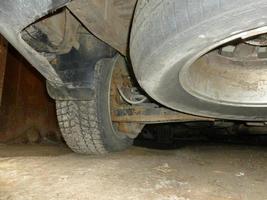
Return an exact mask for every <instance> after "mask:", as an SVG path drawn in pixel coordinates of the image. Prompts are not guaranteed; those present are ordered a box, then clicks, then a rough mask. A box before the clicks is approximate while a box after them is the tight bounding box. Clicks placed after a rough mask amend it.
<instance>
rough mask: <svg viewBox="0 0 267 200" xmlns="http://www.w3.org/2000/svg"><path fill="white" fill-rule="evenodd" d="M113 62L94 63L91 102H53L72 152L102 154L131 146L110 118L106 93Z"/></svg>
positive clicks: (108, 87) (129, 141)
mask: <svg viewBox="0 0 267 200" xmlns="http://www.w3.org/2000/svg"><path fill="white" fill-rule="evenodd" d="M114 60H115V59H103V60H101V61H100V62H98V63H97V65H96V71H95V76H94V87H95V88H94V91H95V95H94V96H93V97H92V100H90V101H84V100H83V101H73V100H70V101H59V100H57V101H56V107H57V117H58V122H59V126H60V129H61V132H62V135H63V137H64V139H65V141H66V143H67V145H68V146H69V147H70V148H71V149H72V150H73V151H74V152H77V153H81V154H105V153H107V152H113V151H120V150H123V149H126V148H127V147H129V146H130V145H131V144H132V139H130V138H128V137H127V136H125V135H122V134H119V133H117V132H116V130H115V129H114V127H113V125H112V121H111V118H110V108H109V95H110V93H109V91H110V83H111V78H112V72H113V66H114V63H115V61H114Z"/></svg>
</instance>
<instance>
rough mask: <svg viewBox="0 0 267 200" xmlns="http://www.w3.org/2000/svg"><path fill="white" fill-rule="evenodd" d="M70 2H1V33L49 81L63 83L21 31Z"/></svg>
mask: <svg viewBox="0 0 267 200" xmlns="http://www.w3.org/2000/svg"><path fill="white" fill-rule="evenodd" d="M69 1H70V0H42V1H40V0H31V1H28V0H7V1H6V0H4V1H0V33H1V34H2V36H4V37H5V38H6V40H7V41H8V42H9V43H10V44H11V45H13V46H14V47H15V48H16V49H17V50H18V51H19V52H20V53H21V54H22V55H23V56H24V57H25V58H26V59H27V60H28V61H29V62H30V63H31V64H32V65H33V66H34V67H35V68H36V69H37V70H38V71H39V72H40V73H41V74H42V75H43V76H44V77H45V78H46V79H47V80H51V81H54V82H58V83H61V82H62V81H61V80H60V78H59V77H58V75H57V73H56V72H55V70H54V68H53V67H52V66H51V64H50V63H49V62H48V60H47V59H46V58H45V57H44V56H43V55H41V54H40V53H38V52H37V51H35V50H34V49H33V48H32V47H30V46H29V45H28V44H27V43H26V42H25V41H24V40H23V39H22V37H21V31H22V30H23V29H24V28H26V27H27V26H28V25H30V24H32V23H34V22H35V21H36V20H38V19H40V18H42V17H43V16H45V15H47V14H49V13H50V12H52V11H55V10H56V9H58V8H61V7H63V6H65V5H66V4H67V3H68V2H69Z"/></svg>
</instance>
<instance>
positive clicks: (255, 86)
mask: <svg viewBox="0 0 267 200" xmlns="http://www.w3.org/2000/svg"><path fill="white" fill-rule="evenodd" d="M266 8H267V0H256V1H252V0H235V1H231V0H198V1H193V0H164V1H162V0H74V1H70V0H42V1H40V0H31V1H26V0H12V1H11V0H9V1H1V2H0V33H1V35H2V36H3V37H5V39H6V40H7V41H8V42H9V43H10V44H11V45H13V47H14V48H16V49H17V50H18V51H19V52H20V53H21V54H22V55H23V56H24V57H25V58H26V59H27V60H28V61H29V62H30V63H31V64H32V66H33V67H35V68H36V69H37V70H38V71H39V72H40V73H41V74H42V75H43V76H44V77H45V79H46V80H47V90H48V93H49V95H50V96H51V97H52V98H53V99H54V100H55V101H56V108H57V117H58V123H59V126H60V129H61V131H62V134H63V137H64V139H65V141H66V143H67V145H68V146H69V147H70V148H71V149H72V150H73V151H75V152H77V153H81V154H105V153H107V152H114V151H121V150H123V149H126V148H128V147H129V146H131V145H132V143H133V140H134V139H135V138H136V137H137V136H138V135H139V134H140V132H141V131H142V129H143V128H144V127H145V126H146V125H147V124H162V123H165V124H166V123H174V122H187V123H189V122H208V124H214V126H217V125H218V124H220V126H228V125H229V124H231V125H233V126H235V125H236V124H239V125H240V124H242V126H244V125H245V126H252V127H258V126H262V127H265V126H266V122H267V35H266V32H267V13H266Z"/></svg>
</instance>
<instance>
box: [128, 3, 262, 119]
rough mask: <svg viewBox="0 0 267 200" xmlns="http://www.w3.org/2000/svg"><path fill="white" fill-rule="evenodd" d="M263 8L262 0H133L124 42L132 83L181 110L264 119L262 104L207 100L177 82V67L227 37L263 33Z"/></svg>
mask: <svg viewBox="0 0 267 200" xmlns="http://www.w3.org/2000/svg"><path fill="white" fill-rule="evenodd" d="M266 9H267V1H266V0H257V1H254V0H197V1H196V0H164V1H162V0H139V1H138V4H137V7H136V12H135V17H134V21H133V28H132V33H131V44H130V55H131V61H132V64H133V69H134V72H135V75H136V78H137V80H138V82H139V83H140V85H141V87H142V88H143V89H144V90H145V91H146V92H147V93H148V94H149V95H150V96H151V97H152V98H153V99H155V100H156V101H158V102H159V103H161V104H163V105H165V106H167V107H170V108H172V109H175V110H178V111H181V112H185V113H190V114H195V115H202V116H208V117H214V118H222V119H237V120H248V121H250V120H251V121H257V120H266V119H267V108H266V105H265V106H264V105H263V106H261V107H262V108H261V109H259V107H249V106H247V107H245V109H244V107H242V106H235V105H222V104H220V103H219V102H218V103H213V102H208V101H204V100H201V99H199V98H197V97H195V96H193V95H190V93H189V92H188V91H186V90H185V89H184V87H183V86H182V85H181V77H182V74H183V73H182V71H183V69H185V68H186V67H188V66H190V65H191V64H192V63H193V62H194V61H196V59H198V58H199V57H200V56H202V55H204V54H205V53H207V52H209V51H210V50H212V49H214V48H216V47H218V46H220V45H222V44H224V43H226V42H229V41H231V40H234V39H238V38H241V37H242V38H246V37H248V36H249V35H245V34H244V33H245V32H246V31H255V30H256V29H257V30H256V31H255V32H254V34H260V33H264V32H267V29H266V25H267V12H266ZM262 27H265V28H264V29H258V28H262ZM257 31H258V32H257ZM250 36H251V35H250Z"/></svg>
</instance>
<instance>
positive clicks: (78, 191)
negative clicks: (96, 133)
mask: <svg viewBox="0 0 267 200" xmlns="http://www.w3.org/2000/svg"><path fill="white" fill-rule="evenodd" d="M266 188H267V151H266V148H263V147H248V146H229V145H221V146H218V145H191V146H186V147H183V148H181V149H177V150H170V151H160V150H150V149H145V148H137V147H133V148H131V149H129V150H128V151H126V152H122V153H115V154H111V155H107V156H103V157H95V156H81V155H77V154H74V153H72V152H71V151H70V150H68V149H67V148H65V147H55V146H29V145H28V146H7V145H0V199H1V200H6V199H8V200H13V199H14V200H20V199H21V200H22V199H23V200H25V199H27V200H31V199H34V200H39V199H42V200H48V199H49V200H53V199H62V200H63V199H64V200H68V199H70V200H80V199H81V200H82V199H86V200H88V199H89V200H91V199H92V200H95V199H97V200H102V199H103V200H111V199H115V200H135V199H141V200H154V199H155V200H228V199H229V200H264V199H267V190H266Z"/></svg>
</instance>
